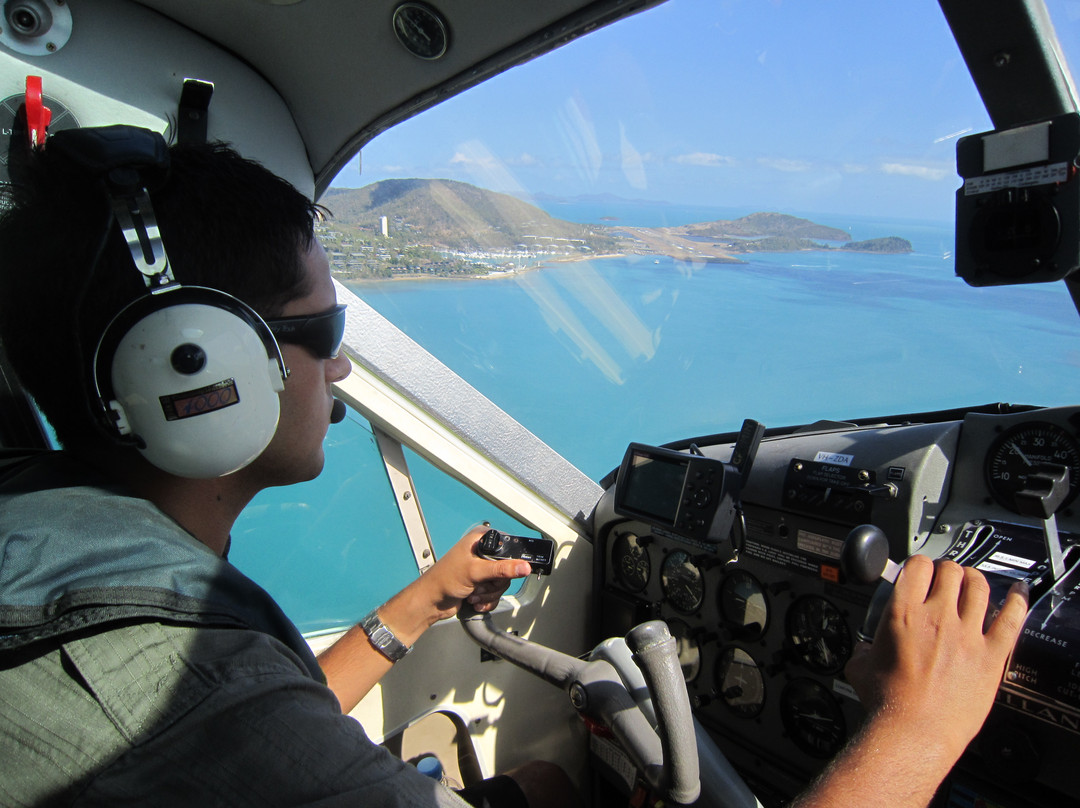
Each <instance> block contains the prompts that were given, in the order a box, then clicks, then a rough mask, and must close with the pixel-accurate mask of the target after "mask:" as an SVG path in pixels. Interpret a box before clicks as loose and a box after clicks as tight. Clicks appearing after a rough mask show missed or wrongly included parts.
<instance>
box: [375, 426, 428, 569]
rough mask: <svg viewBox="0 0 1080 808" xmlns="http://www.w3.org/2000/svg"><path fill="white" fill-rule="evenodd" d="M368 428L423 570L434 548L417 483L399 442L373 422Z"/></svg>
mask: <svg viewBox="0 0 1080 808" xmlns="http://www.w3.org/2000/svg"><path fill="white" fill-rule="evenodd" d="M371 429H372V432H374V433H375V440H376V442H377V443H378V446H379V453H380V454H381V455H382V459H383V464H384V465H385V466H386V476H387V477H388V478H389V480H390V487H391V488H392V489H393V491H394V499H395V501H396V502H397V506H398V512H399V513H400V514H401V521H402V522H403V523H404V525H405V533H406V535H407V536H408V537H409V546H410V547H412V551H413V558H414V559H415V560H416V568H417V569H418V570H420V573H421V574H423V573H425V572H427V571H428V570H429V569H430V568H431V567H432V566H433V565H434V564H435V561H436V559H435V548H434V547H433V546H432V544H431V534H430V533H429V532H428V527H427V522H426V521H424V512H423V511H422V510H421V509H420V499H419V498H418V497H417V496H416V487H415V486H414V485H413V480H412V475H411V474H409V466H408V463H406V462H405V452H404V451H402V448H401V443H400V442H398V441H396V440H394V438H392V437H390V435H388V434H387V433H386V432H383V431H382V430H381V429H379V428H378V427H377V426H375V425H374V424H372V427H371Z"/></svg>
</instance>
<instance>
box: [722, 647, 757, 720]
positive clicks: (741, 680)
mask: <svg viewBox="0 0 1080 808" xmlns="http://www.w3.org/2000/svg"><path fill="white" fill-rule="evenodd" d="M716 689H717V691H718V692H719V693H720V698H722V699H723V700H724V703H725V704H726V705H727V706H728V707H730V708H731V711H732V712H733V713H735V715H737V716H739V717H740V718H753V717H754V716H756V715H757V714H758V713H760V712H761V708H762V707H764V706H765V678H764V677H763V676H762V675H761V668H759V667H758V664H757V662H755V661H754V658H753V657H752V656H750V654H748V653H747V652H746V651H744V650H743V649H741V648H736V647H735V646H731V647H730V648H727V649H725V650H724V652H723V653H722V654H720V658H719V659H717V661H716Z"/></svg>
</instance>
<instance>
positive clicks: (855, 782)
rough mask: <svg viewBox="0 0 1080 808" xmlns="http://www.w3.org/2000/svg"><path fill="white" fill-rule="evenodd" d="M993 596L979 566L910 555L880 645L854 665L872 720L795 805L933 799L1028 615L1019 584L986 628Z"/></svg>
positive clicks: (904, 807)
mask: <svg viewBox="0 0 1080 808" xmlns="http://www.w3.org/2000/svg"><path fill="white" fill-rule="evenodd" d="M989 596H990V586H989V584H988V583H987V582H986V578H985V577H984V576H983V574H982V573H981V572H979V571H978V570H975V569H972V568H970V567H961V566H959V565H958V564H955V563H953V562H951V561H938V562H937V563H936V564H935V563H934V562H933V561H931V560H930V559H929V558H927V557H926V556H913V557H912V558H910V559H908V561H907V562H906V563H905V565H904V569H903V571H902V572H901V573H900V577H899V578H898V579H897V582H896V589H895V590H894V592H893V596H892V599H891V600H890V601H889V605H888V606H887V607H886V609H885V614H884V615H883V617H882V619H881V623H880V624H879V626H878V629H877V635H876V636H875V637H874V642H873V644H872V645H867V644H865V643H861V644H860V645H859V647H858V648H857V649H856V653H855V655H854V656H853V657H852V659H851V661H850V662H849V663H848V667H847V676H848V678H849V679H850V681H851V683H852V684H853V685H854V686H855V689H856V691H857V692H858V694H859V698H860V699H861V700H862V703H863V706H864V707H865V708H866V711H867V717H866V722H865V723H864V725H863V727H862V729H861V730H860V731H859V732H858V733H857V734H856V735H855V737H854V738H853V739H852V741H851V742H850V743H849V744H848V745H847V747H845V749H844V750H843V751H842V752H841V753H840V754H839V755H838V756H837V757H836V758H835V759H834V760H833V762H832V763H831V764H830V765H829V766H828V768H826V770H825V771H824V772H823V773H822V776H821V777H820V778H818V780H817V782H816V783H815V784H814V785H813V786H812V787H811V789H810V790H809V791H808V792H807V793H806V794H804V795H803V796H802V797H801V798H800V799H798V800H796V801H795V803H794V805H793V806H792V808H840V806H852V805H858V806H860V808H879V807H880V808H922V807H923V806H926V805H927V804H929V802H930V800H931V799H932V798H933V796H934V792H935V791H936V790H937V787H938V785H940V783H941V781H942V780H943V779H944V778H945V776H946V775H947V774H948V773H949V770H950V769H952V767H953V764H955V763H956V761H957V760H958V759H959V757H960V755H961V754H963V752H964V749H965V748H967V745H968V744H969V743H970V742H971V740H972V738H974V737H975V735H976V733H978V731H979V729H980V728H981V727H982V725H983V722H984V721H985V720H986V716H987V714H988V713H989V712H990V707H991V706H992V705H993V703H994V696H995V694H996V693H997V688H998V685H999V684H1001V677H1002V674H1003V672H1004V669H1005V663H1006V661H1007V660H1008V657H1009V654H1010V652H1011V651H1012V648H1013V645H1014V644H1015V643H1016V638H1017V637H1018V636H1019V634H1020V630H1021V628H1022V627H1023V624H1024V618H1025V617H1026V615H1027V590H1026V587H1025V586H1024V585H1023V584H1014V585H1013V587H1012V589H1010V590H1009V594H1008V597H1007V598H1006V601H1005V604H1004V606H1003V608H1002V610H1001V613H1000V614H998V616H997V617H996V618H995V620H994V622H993V624H992V625H991V626H990V628H989V629H988V630H987V631H986V633H985V634H984V633H983V621H984V618H985V615H986V608H987V605H988V602H989Z"/></svg>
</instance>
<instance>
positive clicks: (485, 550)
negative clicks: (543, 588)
mask: <svg viewBox="0 0 1080 808" xmlns="http://www.w3.org/2000/svg"><path fill="white" fill-rule="evenodd" d="M476 552H477V553H478V554H479V555H481V556H483V557H484V558H490V559H492V560H498V559H503V558H520V559H521V560H522V561H528V562H529V563H530V564H531V565H532V571H533V572H535V573H536V574H537V575H550V574H551V569H552V567H553V566H554V564H555V542H554V541H552V540H551V539H534V538H530V537H529V536H511V535H509V534H507V533H502V532H500V531H498V530H495V529H492V530H489V531H488V532H487V533H485V534H484V535H483V537H482V538H481V539H480V543H479V544H478V545H477V547H476Z"/></svg>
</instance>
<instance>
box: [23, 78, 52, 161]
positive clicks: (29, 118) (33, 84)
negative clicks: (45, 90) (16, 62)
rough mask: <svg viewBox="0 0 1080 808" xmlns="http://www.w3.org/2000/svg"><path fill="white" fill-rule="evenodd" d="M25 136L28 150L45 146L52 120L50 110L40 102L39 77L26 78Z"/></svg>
mask: <svg viewBox="0 0 1080 808" xmlns="http://www.w3.org/2000/svg"><path fill="white" fill-rule="evenodd" d="M25 109H26V134H27V137H29V138H30V148H31V149H34V148H37V147H38V146H44V145H45V137H46V135H47V130H48V127H49V121H51V120H52V110H51V109H49V108H48V107H47V106H45V104H44V103H43V102H42V100H41V76H27V77H26V104H25Z"/></svg>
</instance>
